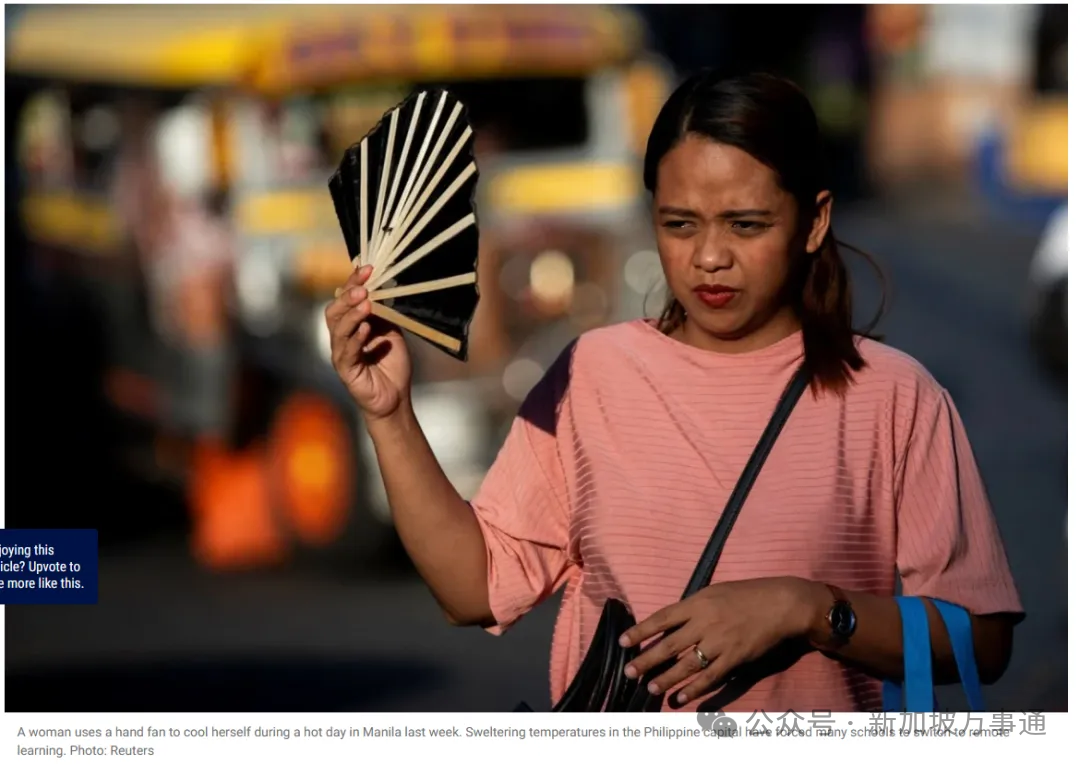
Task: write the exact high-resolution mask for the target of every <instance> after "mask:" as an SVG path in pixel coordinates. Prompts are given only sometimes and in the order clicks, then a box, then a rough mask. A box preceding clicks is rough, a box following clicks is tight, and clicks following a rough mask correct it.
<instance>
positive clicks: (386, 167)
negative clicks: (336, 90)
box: [330, 89, 480, 361]
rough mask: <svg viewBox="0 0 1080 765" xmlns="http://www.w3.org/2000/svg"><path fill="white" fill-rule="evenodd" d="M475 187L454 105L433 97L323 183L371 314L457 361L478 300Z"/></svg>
mask: <svg viewBox="0 0 1080 765" xmlns="http://www.w3.org/2000/svg"><path fill="white" fill-rule="evenodd" d="M476 183H477V174H476V162H475V159H474V157H473V131H472V128H471V127H470V126H469V123H468V119H467V117H466V114H465V108H464V105H463V104H462V103H461V102H460V101H458V100H457V99H456V98H454V96H452V95H451V94H450V93H449V92H447V91H445V90H441V89H440V90H422V91H419V92H417V93H415V94H413V95H412V96H410V97H409V98H408V99H406V100H405V101H403V102H402V103H401V104H399V105H398V106H396V107H395V108H393V109H391V110H390V111H389V112H387V113H386V115H385V116H383V118H382V119H381V120H380V121H379V124H378V125H376V126H375V127H374V128H373V129H372V130H371V132H370V133H368V134H367V135H366V136H365V137H364V138H363V140H361V141H360V142H359V143H357V144H354V145H353V146H350V147H349V148H348V149H347V150H346V152H345V156H344V157H343V158H342V160H341V164H340V165H339V166H338V169H337V171H336V172H335V173H334V175H333V176H332V177H331V178H330V196H331V197H332V198H333V201H334V209H335V211H336V212H337V217H338V222H339V223H340V224H341V231H342V234H344V236H345V244H346V247H347V248H348V251H349V257H350V258H351V259H352V260H353V262H354V263H356V264H358V265H361V266H365V265H370V266H372V267H373V269H374V270H373V271H372V274H371V277H370V278H369V279H368V281H367V285H366V286H367V289H368V292H369V295H370V299H371V301H372V313H373V314H374V315H376V316H378V317H380V318H383V319H386V320H387V321H390V322H392V323H394V324H396V325H397V326H399V327H401V328H402V329H405V330H408V331H410V332H412V333H413V334H415V335H417V336H418V337H421V338H423V339H424V340H426V341H428V342H430V343H432V344H434V345H435V346H437V347H439V348H441V349H442V350H444V351H445V352H447V353H449V354H450V355H452V356H454V357H455V358H458V359H461V360H462V361H464V360H465V359H467V358H468V340H469V324H470V322H471V321H472V317H473V314H474V313H475V311H476V305H477V303H478V302H479V299H480V293H479V290H478V289H477V284H476V281H477V279H476V268H477V259H478V255H479V249H480V248H479V233H478V231H477V228H476V211H475V207H474V198H475V193H476Z"/></svg>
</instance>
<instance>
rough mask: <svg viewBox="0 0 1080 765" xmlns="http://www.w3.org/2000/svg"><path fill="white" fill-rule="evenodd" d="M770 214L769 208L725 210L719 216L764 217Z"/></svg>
mask: <svg viewBox="0 0 1080 765" xmlns="http://www.w3.org/2000/svg"><path fill="white" fill-rule="evenodd" d="M769 215H772V211H771V210H725V211H724V212H722V213H720V217H721V218H764V217H767V216H769Z"/></svg>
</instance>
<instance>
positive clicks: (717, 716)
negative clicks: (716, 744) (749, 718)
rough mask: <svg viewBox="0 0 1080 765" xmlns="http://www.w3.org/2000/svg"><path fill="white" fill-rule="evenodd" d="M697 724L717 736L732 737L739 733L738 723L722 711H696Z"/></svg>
mask: <svg viewBox="0 0 1080 765" xmlns="http://www.w3.org/2000/svg"><path fill="white" fill-rule="evenodd" d="M697 721H698V725H700V726H701V729H702V730H704V731H705V732H707V733H712V734H714V735H715V736H716V737H717V738H732V737H734V736H737V735H739V725H738V723H736V722H735V721H734V720H732V719H731V718H730V717H728V716H727V715H725V714H724V713H723V712H722V711H716V712H698V714H697Z"/></svg>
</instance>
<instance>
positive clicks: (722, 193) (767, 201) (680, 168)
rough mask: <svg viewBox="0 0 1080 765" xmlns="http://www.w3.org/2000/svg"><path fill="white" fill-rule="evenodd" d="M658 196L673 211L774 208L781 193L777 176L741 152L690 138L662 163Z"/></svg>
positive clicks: (782, 194) (658, 176)
mask: <svg viewBox="0 0 1080 765" xmlns="http://www.w3.org/2000/svg"><path fill="white" fill-rule="evenodd" d="M656 196H657V199H658V201H659V200H663V204H670V205H675V206H689V207H694V208H696V207H700V206H703V205H706V206H707V207H709V208H713V207H717V206H720V207H731V206H737V207H740V208H751V207H752V208H773V209H775V208H776V207H777V206H779V205H780V204H782V203H783V201H784V197H785V194H784V191H783V189H781V188H780V186H779V184H778V183H777V178H776V174H775V172H774V171H773V170H772V169H771V168H770V167H768V166H767V165H765V164H763V163H761V162H759V161H758V160H756V159H754V157H752V156H750V155H749V154H747V153H746V152H745V151H743V150H742V149H739V148H736V147H734V146H730V145H727V144H721V143H717V142H715V141H710V140H708V139H705V138H700V137H698V136H688V137H687V138H685V139H684V140H682V141H680V142H679V143H678V144H677V145H676V146H675V147H674V148H672V150H671V151H669V152H668V153H667V154H666V155H665V156H664V158H663V159H662V160H661V161H660V166H659V168H658V172H657V183H656Z"/></svg>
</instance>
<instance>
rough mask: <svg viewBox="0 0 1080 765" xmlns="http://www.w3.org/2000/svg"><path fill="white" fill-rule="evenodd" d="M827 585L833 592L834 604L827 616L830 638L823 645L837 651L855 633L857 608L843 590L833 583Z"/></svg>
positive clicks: (823, 648) (825, 648) (826, 649)
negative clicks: (853, 606)
mask: <svg viewBox="0 0 1080 765" xmlns="http://www.w3.org/2000/svg"><path fill="white" fill-rule="evenodd" d="M825 586H826V587H828V588H829V592H831V593H832V596H833V604H832V607H830V608H829V612H828V613H827V614H826V616H825V619H826V621H827V622H828V624H829V631H830V634H829V638H828V640H826V641H825V644H824V645H823V646H822V650H825V651H835V650H837V649H838V648H842V647H843V646H845V645H847V643H848V641H849V640H851V636H852V635H854V634H855V627H856V625H857V624H858V620H857V619H856V618H855V609H854V608H852V606H851V601H849V600H848V599H847V596H846V595H844V593H843V591H841V590H840V588H839V587H834V586H832V585H831V584H827V585H825Z"/></svg>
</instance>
